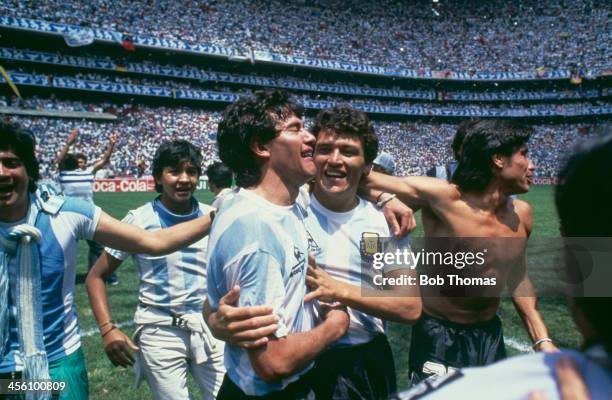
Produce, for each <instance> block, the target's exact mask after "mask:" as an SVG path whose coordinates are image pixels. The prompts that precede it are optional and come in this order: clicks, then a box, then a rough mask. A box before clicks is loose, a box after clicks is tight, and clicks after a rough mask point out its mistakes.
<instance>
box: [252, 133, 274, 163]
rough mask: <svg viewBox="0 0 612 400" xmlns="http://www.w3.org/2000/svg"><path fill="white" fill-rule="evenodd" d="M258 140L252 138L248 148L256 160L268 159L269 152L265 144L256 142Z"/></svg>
mask: <svg viewBox="0 0 612 400" xmlns="http://www.w3.org/2000/svg"><path fill="white" fill-rule="evenodd" d="M257 139H258V138H252V139H251V141H250V143H249V148H250V149H251V151H252V152H253V154H255V156H256V157H257V158H262V159H268V158H270V150H269V149H268V145H267V144H262V143H261V142H259V141H258V140H257Z"/></svg>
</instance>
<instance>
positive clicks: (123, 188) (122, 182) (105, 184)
mask: <svg viewBox="0 0 612 400" xmlns="http://www.w3.org/2000/svg"><path fill="white" fill-rule="evenodd" d="M93 190H94V192H106V193H115V192H154V191H155V181H154V180H153V178H142V179H136V178H115V179H96V180H95V181H94V186H93Z"/></svg>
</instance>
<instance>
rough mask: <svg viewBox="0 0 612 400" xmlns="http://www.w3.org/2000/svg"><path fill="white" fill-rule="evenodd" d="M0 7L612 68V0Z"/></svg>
mask: <svg viewBox="0 0 612 400" xmlns="http://www.w3.org/2000/svg"><path fill="white" fill-rule="evenodd" d="M0 15H8V16H12V17H25V18H34V19H40V20H46V21H53V22H60V23H66V24H73V25H80V26H87V27H96V28H103V29H108V30H114V31H119V32H125V33H128V34H142V35H151V36H155V37H158V38H168V39H175V40H185V41H190V42H203V43H210V44H215V45H219V46H223V47H227V48H231V49H233V50H234V51H236V52H238V53H242V54H245V53H246V52H248V51H250V49H253V50H255V51H262V52H271V53H281V54H289V55H303V56H308V57H316V58H321V59H334V60H342V61H352V62H357V63H364V64H375V65H380V64H385V65H391V66H399V67H404V68H410V69H427V70H453V71H472V70H473V71H532V70H535V69H536V68H542V67H544V68H551V69H575V68H585V69H600V68H607V67H609V65H608V60H609V59H610V51H611V50H610V47H609V45H608V43H609V42H610V35H611V34H610V32H611V31H612V30H611V29H610V26H609V24H610V19H609V15H610V5H609V4H608V3H606V2H596V1H590V0H580V1H574V2H565V1H564V2H555V1H540V2H538V1H535V0H525V1H521V2H519V3H516V2H505V1H501V0H495V1H488V2H462V1H459V0H452V1H445V2H437V1H434V2H429V1H418V2H413V3H405V2H394V1H390V0H384V2H380V1H379V2H367V1H359V2H354V1H353V2H347V1H342V0H313V1H307V2H289V3H286V2H282V1H280V0H275V1H268V2H259V1H256V0H241V1H231V2H220V1H200V2H188V3H184V2H171V1H156V2H155V7H151V6H150V2H149V1H147V0H135V1H132V2H130V3H129V5H127V4H126V3H124V2H121V1H116V0H103V1H99V2H91V3H86V4H83V3H82V2H79V1H74V0H70V1H64V0H62V1H59V0H50V1H46V2H32V1H21V0H10V1H6V2H4V3H3V4H2V5H0ZM569 15H571V18H568V17H567V16H569ZM363 16H367V18H364V17H363ZM381 27H384V29H380V28H381Z"/></svg>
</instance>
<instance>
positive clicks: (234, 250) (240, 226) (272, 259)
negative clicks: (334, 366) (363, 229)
mask: <svg viewBox="0 0 612 400" xmlns="http://www.w3.org/2000/svg"><path fill="white" fill-rule="evenodd" d="M304 215H305V210H304V209H303V208H302V207H301V206H300V205H298V204H294V205H292V206H288V207H282V206H277V205H274V204H272V203H270V202H268V201H267V200H265V199H264V198H262V197H260V196H258V195H257V194H255V193H253V192H250V191H247V190H244V189H240V190H239V191H238V192H237V193H236V194H235V195H234V196H232V197H231V198H229V199H227V200H225V201H224V203H223V212H221V213H220V214H219V215H218V216H217V218H216V219H215V221H214V223H213V226H212V231H211V234H210V241H209V252H208V300H209V302H210V305H211V307H212V308H213V309H214V310H216V309H217V307H218V305H219V299H220V298H221V297H222V296H223V295H225V294H226V293H227V292H228V291H229V290H230V289H231V288H232V287H233V286H234V285H240V300H239V305H240V306H254V305H264V304H265V305H268V306H271V307H272V308H273V309H274V312H275V313H276V314H277V315H278V316H279V317H280V321H279V322H278V326H279V327H278V330H277V331H276V333H275V335H276V336H277V337H283V336H286V335H287V334H289V333H294V332H302V331H306V330H308V329H311V328H312V314H311V312H312V311H311V310H310V309H309V308H306V307H305V306H304V295H305V293H306V284H305V279H306V267H307V265H308V253H307V252H308V238H307V234H306V229H305V227H304V222H303V218H304ZM225 349H226V351H225V366H226V368H227V373H228V375H229V377H230V378H231V380H232V381H233V382H234V383H235V384H236V385H237V386H239V387H240V388H241V389H242V390H243V391H244V392H245V393H246V394H248V395H257V396H260V395H264V394H267V393H270V392H273V391H278V390H281V389H283V388H284V387H285V386H287V385H288V384H289V383H290V382H292V381H295V380H297V379H298V377H299V376H300V375H301V374H303V373H304V372H306V370H308V369H309V367H308V368H305V369H304V370H302V371H301V372H299V373H297V374H295V375H293V376H291V377H290V378H287V379H283V380H282V381H279V382H276V383H273V384H268V383H266V382H264V380H263V379H261V378H260V377H259V376H258V375H257V374H256V373H255V371H254V370H253V367H252V366H251V363H250V361H249V356H248V353H247V351H246V350H244V349H241V348H238V347H234V346H231V345H229V344H228V345H227V346H226V347H225Z"/></svg>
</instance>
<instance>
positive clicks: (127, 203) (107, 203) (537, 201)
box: [76, 186, 580, 399]
mask: <svg viewBox="0 0 612 400" xmlns="http://www.w3.org/2000/svg"><path fill="white" fill-rule="evenodd" d="M154 197H155V193H98V194H96V197H95V201H96V204H98V205H99V206H101V207H102V209H104V210H105V211H106V212H107V213H109V214H111V215H113V216H114V217H117V218H123V216H124V215H125V213H126V212H127V211H128V210H130V209H132V208H135V207H138V206H140V205H142V204H144V203H145V202H147V201H149V200H151V199H153V198H154ZM196 197H197V198H198V199H199V200H200V201H202V202H204V203H209V202H210V201H211V200H212V194H211V193H210V192H207V191H200V192H197V193H196ZM521 198H523V199H524V200H526V201H528V202H529V203H530V204H531V206H532V207H533V218H534V224H533V226H534V230H533V237H558V236H559V233H558V223H557V216H556V213H555V209H554V203H553V190H552V187H549V186H534V187H532V190H531V191H530V193H528V194H526V195H524V196H521ZM415 235H417V236H420V235H422V229H421V227H419V228H418V229H417V232H416V233H415ZM79 246H80V247H79V253H78V267H77V271H78V274H77V285H76V304H77V311H78V313H79V321H80V325H81V331H82V332H83V333H84V338H83V348H84V351H85V356H86V361H87V369H88V374H89V385H90V386H89V391H90V396H91V398H92V399H107V398H115V399H150V398H151V392H150V390H149V388H148V385H147V384H146V383H145V382H143V383H142V384H141V386H140V388H138V389H136V390H134V389H133V388H132V385H133V382H134V372H133V370H132V369H122V368H118V367H114V366H113V365H112V364H111V362H110V361H109V360H108V359H107V357H106V354H105V353H104V349H103V347H102V339H101V338H100V336H99V334H98V332H97V325H96V322H95V319H94V317H93V313H92V312H91V309H90V307H89V301H88V299H87V293H86V290H85V285H84V282H85V275H86V273H87V265H86V260H87V246H86V244H85V243H84V242H81V243H80V245H79ZM118 273H119V285H117V286H113V287H109V288H108V292H109V302H110V308H111V312H112V315H113V318H114V320H115V321H116V322H126V321H131V319H132V316H133V313H134V311H135V309H136V305H137V299H138V272H137V271H136V268H135V266H134V264H133V263H132V261H131V260H126V262H124V263H123V264H122V265H121V267H120V268H119V270H118ZM539 308H540V310H541V312H542V315H543V316H544V319H545V321H546V323H547V325H548V327H549V329H550V332H551V336H552V337H553V338H554V339H555V342H556V343H557V345H558V346H561V347H576V346H578V345H579V340H580V339H579V334H578V332H577V330H576V328H575V326H574V324H573V323H572V321H571V317H570V316H569V313H568V311H567V303H566V301H565V299H563V298H560V297H558V296H557V297H554V298H540V299H539ZM500 317H501V318H502V320H503V324H504V332H505V335H506V337H508V338H513V339H515V340H516V341H518V342H525V343H528V342H529V340H528V337H527V335H526V333H525V329H524V328H523V326H522V323H521V321H520V319H519V317H518V315H517V314H516V312H515V311H514V307H513V305H512V303H511V301H509V300H508V299H505V300H503V302H502V306H501V308H500ZM122 330H123V331H124V332H125V333H126V334H128V335H131V334H132V333H133V328H132V327H131V326H126V327H124V328H122ZM388 333H389V338H390V342H391V347H392V349H393V353H394V356H395V365H396V369H397V375H398V385H399V387H400V388H406V387H408V371H407V367H408V348H409V344H410V327H408V326H405V325H401V324H395V323H392V324H389V331H388ZM508 350H509V353H510V354H517V353H518V351H516V350H513V349H512V348H508ZM189 387H190V390H191V393H192V396H193V397H194V398H198V397H199V396H198V394H199V391H198V389H197V386H196V385H195V384H194V382H193V380H191V379H190V380H189Z"/></svg>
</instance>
